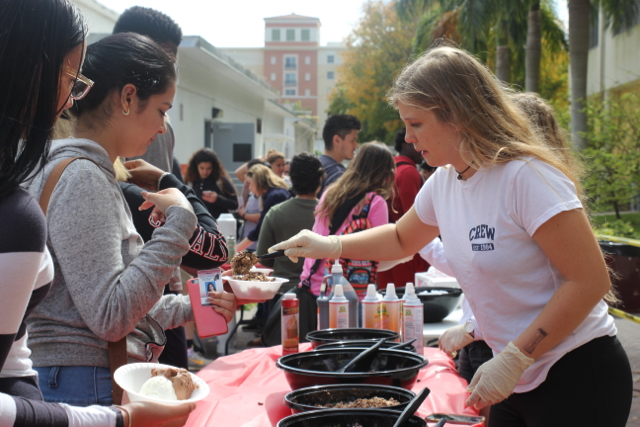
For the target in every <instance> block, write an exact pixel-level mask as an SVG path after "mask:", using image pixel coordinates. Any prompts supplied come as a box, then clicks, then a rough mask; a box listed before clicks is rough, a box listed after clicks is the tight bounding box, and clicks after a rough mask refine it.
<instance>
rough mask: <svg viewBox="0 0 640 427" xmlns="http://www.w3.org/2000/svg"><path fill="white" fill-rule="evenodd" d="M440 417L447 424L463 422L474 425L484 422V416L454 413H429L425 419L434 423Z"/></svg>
mask: <svg viewBox="0 0 640 427" xmlns="http://www.w3.org/2000/svg"><path fill="white" fill-rule="evenodd" d="M442 418H444V419H445V420H447V424H463V425H470V426H471V425H474V424H480V423H484V421H485V419H484V417H473V416H470V415H456V414H431V415H429V416H428V417H427V418H426V421H428V422H430V423H435V422H438V421H440V420H441V419H442Z"/></svg>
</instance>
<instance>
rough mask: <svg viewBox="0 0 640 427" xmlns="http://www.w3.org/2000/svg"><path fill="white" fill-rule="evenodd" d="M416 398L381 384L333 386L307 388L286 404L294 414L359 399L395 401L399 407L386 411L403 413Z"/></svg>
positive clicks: (408, 392)
mask: <svg viewBox="0 0 640 427" xmlns="http://www.w3.org/2000/svg"><path fill="white" fill-rule="evenodd" d="M415 396H416V394H415V393H414V392H412V391H411V390H406V389H404V388H401V387H392V386H388V385H380V384H333V385H319V386H314V387H305V388H301V389H298V390H295V391H292V392H290V393H288V394H287V395H286V396H285V397H284V403H285V405H287V406H288V407H289V408H291V413H292V414H297V413H299V412H306V411H318V410H327V409H332V408H325V407H324V406H325V405H336V404H338V403H340V402H344V403H350V402H353V401H355V400H357V399H371V398H373V397H380V398H382V399H392V398H393V399H395V400H397V401H398V402H400V403H399V404H397V405H393V406H386V407H385V408H384V409H393V410H395V411H402V410H403V409H404V408H405V407H406V406H407V405H408V404H409V402H410V401H411V399H413V398H414V397H415Z"/></svg>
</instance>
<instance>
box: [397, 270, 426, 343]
mask: <svg viewBox="0 0 640 427" xmlns="http://www.w3.org/2000/svg"><path fill="white" fill-rule="evenodd" d="M423 310H424V306H423V305H422V301H420V299H419V298H418V297H417V296H416V290H415V288H414V287H413V283H407V286H406V288H405V290H404V303H403V304H402V337H403V342H407V341H411V340H412V339H414V338H415V339H416V341H415V342H414V343H413V346H414V347H415V348H416V352H417V353H419V354H423V352H424V335H423V332H422V324H423V321H424V317H423V314H422V313H423Z"/></svg>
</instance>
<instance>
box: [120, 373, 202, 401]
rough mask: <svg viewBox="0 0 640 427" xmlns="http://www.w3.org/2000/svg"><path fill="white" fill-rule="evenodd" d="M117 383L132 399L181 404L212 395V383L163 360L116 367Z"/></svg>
mask: <svg viewBox="0 0 640 427" xmlns="http://www.w3.org/2000/svg"><path fill="white" fill-rule="evenodd" d="M113 378H114V380H115V381H116V383H117V384H118V385H119V386H120V387H122V389H123V390H124V391H126V392H127V395H128V396H129V400H130V401H132V402H145V401H146V402H156V403H161V404H163V405H180V404H182V403H185V402H197V401H199V400H202V399H204V398H205V397H206V396H207V395H208V394H209V386H208V385H207V383H205V382H204V381H203V380H202V379H201V378H200V377H197V376H195V375H193V374H192V373H191V372H189V371H187V370H186V369H181V368H176V367H174V366H169V365H162V364H160V363H131V364H129V365H124V366H121V367H119V368H118V369H116V372H115V373H114V374H113Z"/></svg>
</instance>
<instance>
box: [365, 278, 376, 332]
mask: <svg viewBox="0 0 640 427" xmlns="http://www.w3.org/2000/svg"><path fill="white" fill-rule="evenodd" d="M362 327H363V328H373V329H380V300H379V299H378V294H377V293H376V285H369V286H367V295H365V297H364V299H363V300H362Z"/></svg>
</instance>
